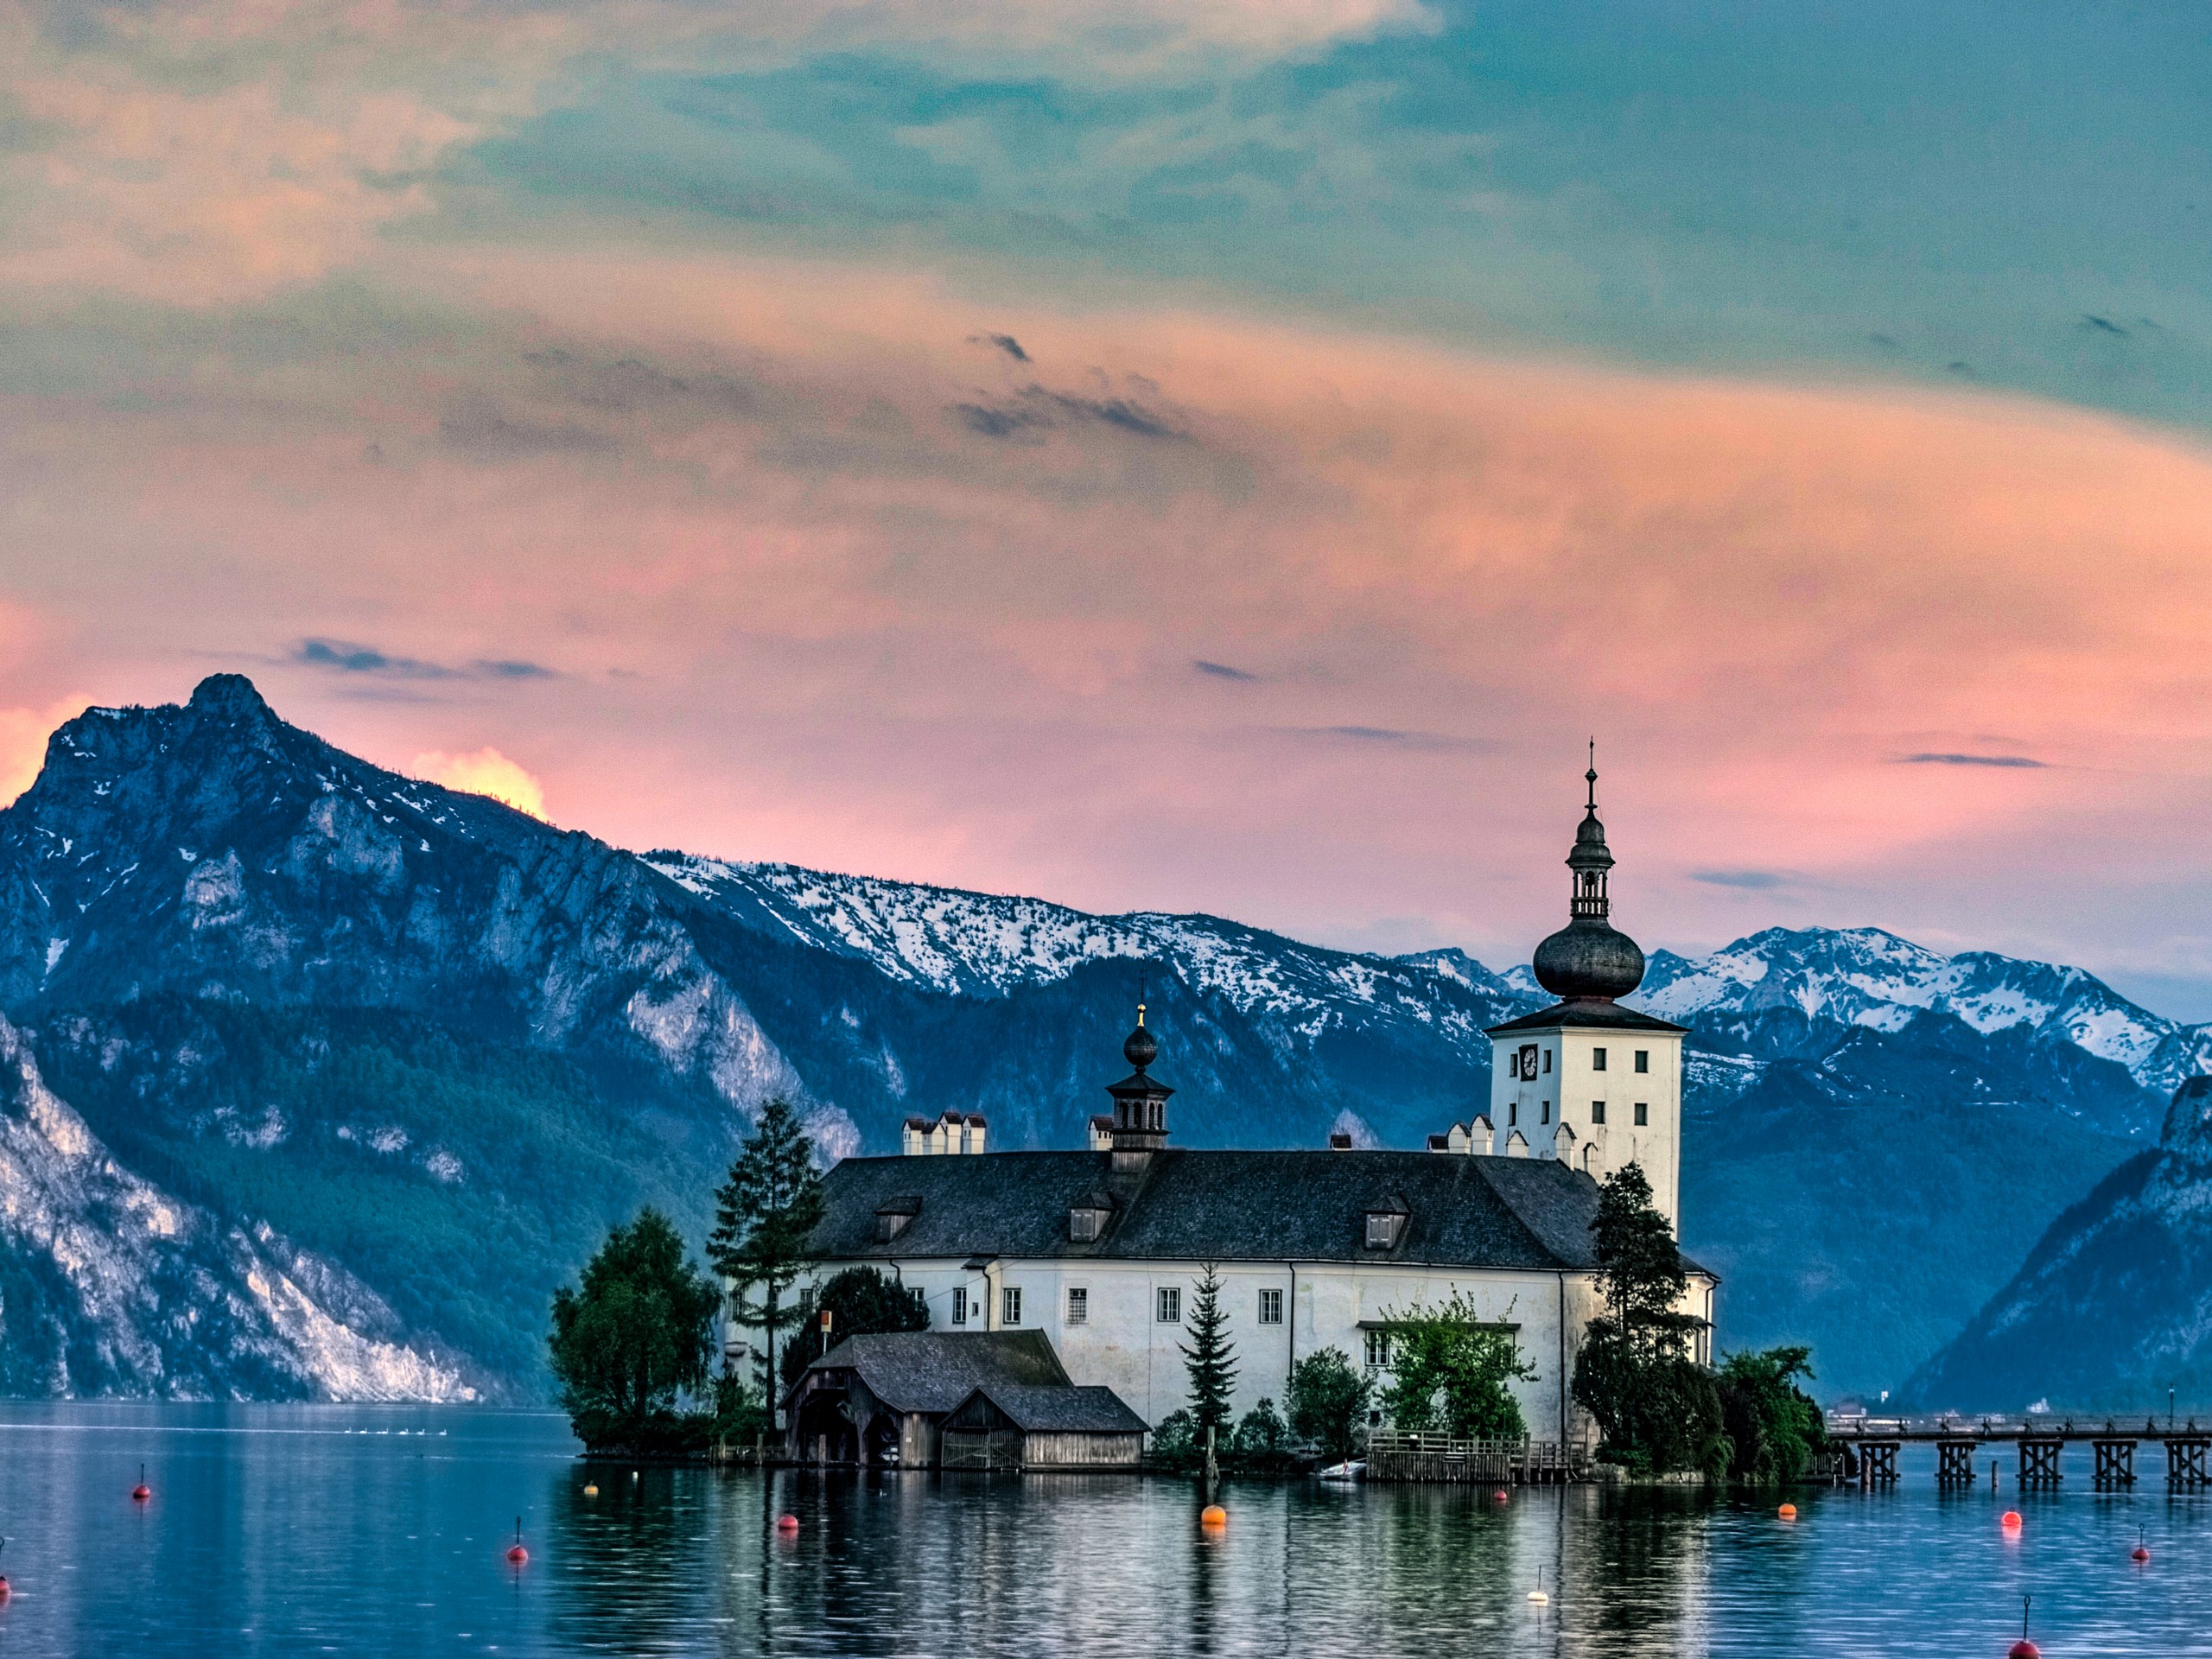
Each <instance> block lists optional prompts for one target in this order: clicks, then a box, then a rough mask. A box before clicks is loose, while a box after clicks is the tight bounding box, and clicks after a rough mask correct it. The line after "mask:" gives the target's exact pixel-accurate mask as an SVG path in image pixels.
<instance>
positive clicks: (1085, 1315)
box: [1068, 1285, 1090, 1325]
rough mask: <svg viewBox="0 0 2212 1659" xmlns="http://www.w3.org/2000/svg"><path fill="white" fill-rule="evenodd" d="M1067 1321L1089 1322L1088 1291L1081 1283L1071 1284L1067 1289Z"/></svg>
mask: <svg viewBox="0 0 2212 1659" xmlns="http://www.w3.org/2000/svg"><path fill="white" fill-rule="evenodd" d="M1068 1323H1069V1324H1070V1325H1089V1324H1090V1292H1089V1291H1088V1290H1086V1289H1084V1287H1082V1286H1081V1285H1073V1286H1071V1287H1069V1289H1068Z"/></svg>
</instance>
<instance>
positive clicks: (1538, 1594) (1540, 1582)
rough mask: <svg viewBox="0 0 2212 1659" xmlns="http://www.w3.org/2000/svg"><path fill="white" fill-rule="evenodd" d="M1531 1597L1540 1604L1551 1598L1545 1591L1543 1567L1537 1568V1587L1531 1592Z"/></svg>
mask: <svg viewBox="0 0 2212 1659" xmlns="http://www.w3.org/2000/svg"><path fill="white" fill-rule="evenodd" d="M1550 1599H1551V1598H1550V1597H1549V1596H1548V1595H1546V1594H1545V1593H1544V1569H1543V1568H1542V1567H1538V1568H1537V1569H1536V1587H1535V1589H1533V1590H1531V1591H1530V1592H1529V1600H1531V1601H1533V1602H1535V1603H1537V1604H1538V1605H1542V1604H1543V1603H1545V1602H1548V1601H1549V1600H1550Z"/></svg>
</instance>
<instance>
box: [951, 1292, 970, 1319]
mask: <svg viewBox="0 0 2212 1659" xmlns="http://www.w3.org/2000/svg"><path fill="white" fill-rule="evenodd" d="M952 1322H953V1323H954V1324H955V1325H965V1324H967V1323H968V1293H967V1291H966V1290H965V1289H964V1288H962V1289H956V1290H955V1291H954V1292H953V1293H952Z"/></svg>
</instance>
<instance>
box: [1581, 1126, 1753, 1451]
mask: <svg viewBox="0 0 2212 1659" xmlns="http://www.w3.org/2000/svg"><path fill="white" fill-rule="evenodd" d="M1591 1230H1592V1233H1594V1234H1595V1235H1596V1241H1595V1244H1596V1255H1597V1257H1598V1266H1599V1272H1600V1274H1601V1275H1602V1279H1601V1283H1602V1286H1603V1288H1604V1291H1605V1315H1604V1316H1603V1317H1602V1318H1599V1319H1592V1320H1591V1321H1590V1324H1589V1327H1588V1329H1587V1330H1586V1332H1584V1335H1583V1341H1582V1349H1581V1351H1580V1353H1579V1354H1577V1355H1576V1357H1575V1362H1574V1382H1573V1395H1574V1399H1575V1402H1576V1403H1577V1404H1579V1405H1580V1406H1581V1407H1582V1408H1584V1409H1585V1410H1586V1411H1588V1412H1589V1414H1591V1415H1592V1417H1594V1418H1596V1419H1597V1420H1598V1427H1599V1429H1600V1431H1602V1433H1604V1435H1605V1443H1604V1445H1602V1446H1600V1447H1599V1455H1600V1456H1601V1457H1605V1458H1609V1459H1613V1460H1616V1461H1618V1462H1621V1463H1624V1464H1626V1465H1629V1466H1630V1467H1631V1468H1636V1469H1640V1470H1644V1471H1667V1470H1677V1469H1685V1470H1686V1469H1698V1470H1703V1471H1706V1472H1707V1474H1709V1475H1711V1476H1712V1477H1713V1478H1716V1479H1718V1478H1722V1477H1724V1476H1725V1475H1726V1473H1727V1471H1728V1467H1729V1465H1730V1463H1731V1461H1732V1458H1733V1453H1734V1448H1733V1446H1732V1444H1731V1442H1730V1440H1729V1438H1728V1434H1727V1430H1726V1424H1725V1422H1724V1421H1723V1417H1722V1413H1721V1406H1720V1392H1719V1388H1718V1387H1717V1386H1716V1384H1715V1383H1714V1381H1713V1373H1712V1372H1711V1371H1709V1370H1707V1369H1706V1368H1705V1367H1704V1366H1702V1365H1700V1364H1698V1363H1696V1362H1695V1361H1694V1360H1693V1359H1691V1358H1690V1357H1689V1356H1688V1345H1689V1338H1690V1336H1691V1333H1692V1332H1694V1331H1696V1330H1697V1329H1698V1328H1699V1326H1700V1320H1698V1319H1695V1318H1694V1317H1692V1316H1691V1315H1689V1314H1687V1313H1680V1312H1677V1311H1676V1309H1677V1305H1678V1304H1679V1303H1680V1301H1681V1296H1682V1293H1683V1292H1684V1291H1685V1290H1686V1289H1688V1286H1689V1275H1688V1273H1687V1272H1686V1271H1685V1270H1684V1268H1683V1267H1682V1262H1681V1252H1680V1251H1679V1250H1678V1249H1675V1236H1674V1230H1673V1229H1672V1228H1671V1227H1669V1225H1668V1223H1667V1218H1666V1217H1664V1216H1662V1215H1661V1214H1660V1213H1659V1212H1658V1211H1656V1210H1655V1209H1653V1208H1652V1205H1651V1184H1650V1183H1649V1181H1648V1180H1646V1179H1644V1174H1643V1170H1642V1169H1641V1168H1639V1167H1638V1166H1636V1165H1634V1164H1630V1165H1627V1166H1624V1168H1622V1169H1620V1170H1618V1171H1617V1172H1616V1173H1614V1174H1612V1175H1611V1176H1609V1177H1607V1178H1606V1180H1605V1186H1604V1188H1603V1190H1602V1191H1601V1192H1599V1198H1598V1214H1597V1217H1596V1218H1595V1219H1594V1220H1593V1221H1592V1223H1591Z"/></svg>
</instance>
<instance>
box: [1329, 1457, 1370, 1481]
mask: <svg viewBox="0 0 2212 1659" xmlns="http://www.w3.org/2000/svg"><path fill="white" fill-rule="evenodd" d="M1320 1475H1321V1478H1322V1479H1324V1480H1365V1479H1366V1478H1367V1465H1366V1463H1365V1462H1364V1461H1363V1460H1360V1459H1351V1460H1349V1461H1346V1462H1344V1463H1332V1464H1331V1465H1329V1466H1328V1467H1327V1468H1325V1469H1324V1470H1322V1471H1320Z"/></svg>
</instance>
